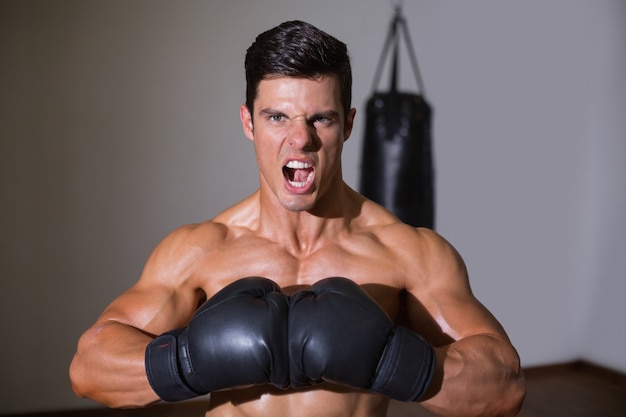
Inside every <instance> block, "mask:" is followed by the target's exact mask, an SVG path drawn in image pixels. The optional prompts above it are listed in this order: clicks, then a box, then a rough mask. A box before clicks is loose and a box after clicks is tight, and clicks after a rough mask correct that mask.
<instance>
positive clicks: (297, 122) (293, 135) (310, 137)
mask: <svg viewBox="0 0 626 417" xmlns="http://www.w3.org/2000/svg"><path fill="white" fill-rule="evenodd" d="M314 137H315V128H314V126H313V123H311V122H310V121H309V120H307V119H306V118H304V117H296V118H294V119H291V123H290V129H289V144H290V145H291V146H292V147H294V148H297V149H302V148H306V147H309V146H310V145H311V144H312V143H313V141H314Z"/></svg>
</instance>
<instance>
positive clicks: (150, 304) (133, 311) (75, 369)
mask: <svg viewBox="0 0 626 417" xmlns="http://www.w3.org/2000/svg"><path fill="white" fill-rule="evenodd" d="M187 235H188V230H186V229H179V230H178V231H176V232H174V233H172V234H171V235H170V236H168V237H167V238H166V239H165V240H164V241H163V242H162V243H161V244H159V246H158V247H157V249H156V250H155V251H154V252H153V254H152V255H151V256H150V259H149V260H148V262H147V263H146V266H145V268H144V271H143V273H142V276H141V278H140V279H139V281H138V282H137V283H136V284H135V285H134V286H133V287H131V288H130V289H129V290H127V291H126V292H124V293H123V294H122V295H120V296H119V297H118V298H116V299H115V300H114V301H113V302H112V303H111V304H110V305H109V306H108V307H107V308H106V309H105V311H104V312H103V313H102V315H101V316H100V317H99V318H98V320H97V321H96V323H95V324H94V325H93V326H91V327H90V328H89V329H88V330H87V331H86V332H85V333H84V334H83V335H82V336H81V337H80V339H79V342H78V347H77V351H76V354H75V355H74V359H73V360H72V363H71V365H70V379H71V382H72V388H73V390H74V392H75V393H76V394H77V395H78V396H81V397H87V398H90V399H92V400H94V401H97V402H99V403H102V404H105V405H107V406H110V407H138V406H144V405H147V404H150V403H152V402H155V401H157V400H158V399H159V398H158V396H157V395H156V393H155V392H154V391H153V390H152V388H151V387H150V384H149V383H148V379H147V376H146V371H145V363H144V356H145V350H146V346H147V345H148V344H149V343H150V342H151V341H152V340H153V339H154V337H155V336H156V335H159V334H161V333H163V332H165V331H169V330H172V329H175V328H178V327H181V326H184V325H185V324H186V323H187V322H188V321H189V319H190V318H191V316H192V315H193V312H194V311H195V309H196V307H197V305H198V302H199V301H200V299H201V297H202V296H203V294H202V292H201V291H199V290H198V289H194V288H193V287H192V286H190V285H189V283H188V282H187V278H188V277H189V275H190V274H191V270H190V268H192V265H193V262H192V260H193V259H194V249H193V248H192V247H191V246H188V242H187V240H186V236H187Z"/></svg>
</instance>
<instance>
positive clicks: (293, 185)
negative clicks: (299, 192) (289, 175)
mask: <svg viewBox="0 0 626 417" xmlns="http://www.w3.org/2000/svg"><path fill="white" fill-rule="evenodd" d="M311 178H313V172H310V173H309V175H308V177H307V179H306V181H304V182H299V181H291V180H288V181H289V184H291V186H292V187H296V188H302V187H304V186H305V185H307V184H308V183H309V181H311Z"/></svg>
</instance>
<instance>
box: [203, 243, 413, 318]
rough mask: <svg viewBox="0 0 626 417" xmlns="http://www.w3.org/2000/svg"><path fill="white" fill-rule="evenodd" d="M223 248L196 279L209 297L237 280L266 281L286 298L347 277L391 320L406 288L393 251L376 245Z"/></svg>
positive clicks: (204, 265) (243, 244) (209, 257)
mask: <svg viewBox="0 0 626 417" xmlns="http://www.w3.org/2000/svg"><path fill="white" fill-rule="evenodd" d="M237 243H238V244H233V245H224V247H222V248H220V249H219V250H217V251H214V253H211V255H209V256H207V257H206V258H205V259H204V260H203V261H202V263H201V266H200V267H199V268H197V269H196V274H197V278H196V279H197V280H198V282H199V283H200V286H201V287H202V288H203V289H204V291H205V293H206V294H207V295H208V296H209V297H210V296H211V295H212V294H214V293H215V292H217V291H218V290H219V289H221V288H223V287H224V286H226V285H228V284H229V283H230V282H233V281H235V280H237V279H240V278H244V277H249V276H261V277H265V278H269V279H271V280H273V281H275V282H276V283H277V284H278V285H280V287H281V288H282V289H283V291H285V292H286V293H292V292H294V291H296V290H299V289H302V288H306V287H308V286H310V285H312V284H314V283H315V282H317V281H319V280H321V279H323V278H328V277H345V278H348V279H351V280H352V281H355V282H356V283H358V284H359V285H361V286H362V287H363V288H364V289H365V290H366V291H367V292H368V293H369V294H370V295H371V296H372V297H373V298H374V299H375V300H376V301H377V302H378V303H379V305H381V306H382V307H383V308H384V309H385V310H386V311H387V312H388V314H390V315H391V316H392V317H393V316H394V315H395V314H396V312H397V309H398V306H397V304H398V299H399V294H400V292H401V291H402V289H403V273H402V269H401V268H400V267H399V264H398V262H397V259H396V258H395V257H394V255H393V251H391V250H389V249H387V248H384V247H381V246H377V245H371V244H370V245H360V246H359V245H354V246H345V245H340V244H328V245H326V246H324V247H322V248H320V249H318V250H315V251H311V252H310V253H303V254H298V255H295V254H293V253H290V252H289V251H287V250H285V249H284V248H282V247H281V246H279V245H276V244H268V243H266V242H263V241H260V240H252V241H250V242H237Z"/></svg>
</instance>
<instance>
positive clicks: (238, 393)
mask: <svg viewBox="0 0 626 417" xmlns="http://www.w3.org/2000/svg"><path fill="white" fill-rule="evenodd" d="M388 406H389V399H387V398H385V397H383V396H381V395H378V394H370V393H366V392H362V391H354V390H348V389H346V388H342V387H339V386H335V385H332V386H331V385H328V384H320V385H316V386H314V387H312V388H309V389H298V390H281V389H278V388H275V387H272V386H269V385H263V386H255V387H250V388H244V389H237V390H228V391H220V392H214V393H212V394H211V401H210V405H209V411H207V412H206V415H205V416H206V417H266V416H268V417H269V416H271V417H274V416H280V417H313V416H324V417H385V416H386V415H387V408H388Z"/></svg>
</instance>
